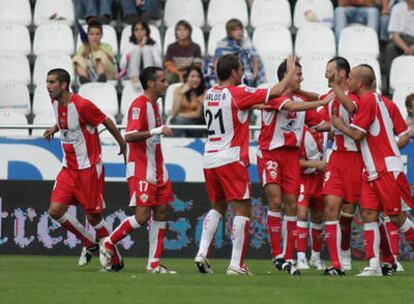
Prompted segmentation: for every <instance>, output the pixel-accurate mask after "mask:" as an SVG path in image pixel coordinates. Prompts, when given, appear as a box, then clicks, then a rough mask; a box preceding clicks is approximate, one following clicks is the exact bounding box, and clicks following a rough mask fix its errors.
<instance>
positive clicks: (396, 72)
mask: <svg viewBox="0 0 414 304" xmlns="http://www.w3.org/2000/svg"><path fill="white" fill-rule="evenodd" d="M412 83H414V56H399V57H397V58H395V59H394V60H393V61H392V64H391V71H390V87H391V89H393V90H395V89H396V88H398V87H399V86H403V85H408V84H412Z"/></svg>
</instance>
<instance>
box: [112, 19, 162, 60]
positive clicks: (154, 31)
mask: <svg viewBox="0 0 414 304" xmlns="http://www.w3.org/2000/svg"><path fill="white" fill-rule="evenodd" d="M149 27H150V31H151V33H150V37H151V38H152V39H154V40H155V42H157V43H158V45H159V47H160V49H161V46H162V44H161V35H160V30H159V29H158V28H157V27H155V26H154V25H150V26H149ZM130 36H131V26H127V27H124V29H123V30H122V34H121V43H120V44H119V45H120V47H119V48H120V54H124V52H125V48H126V46H127V44H128V42H129V37H130Z"/></svg>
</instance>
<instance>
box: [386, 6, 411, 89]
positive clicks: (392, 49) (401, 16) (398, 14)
mask: <svg viewBox="0 0 414 304" xmlns="http://www.w3.org/2000/svg"><path fill="white" fill-rule="evenodd" d="M388 32H389V33H390V39H391V41H390V42H389V43H388V45H387V47H386V48H385V51H384V65H383V67H384V72H385V75H386V77H387V84H388V77H389V75H390V69H391V63H392V61H393V60H394V58H395V57H397V56H400V55H411V56H412V55H414V0H406V1H401V2H400V3H398V4H396V5H394V7H393V8H392V10H391V16H390V22H389V24H388ZM384 91H385V93H387V92H388V85H386V87H385V90H384Z"/></svg>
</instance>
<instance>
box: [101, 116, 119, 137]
mask: <svg viewBox="0 0 414 304" xmlns="http://www.w3.org/2000/svg"><path fill="white" fill-rule="evenodd" d="M107 117H108V118H109V119H111V120H112V121H113V123H114V124H117V122H116V119H115V117H114V116H113V115H107ZM98 133H99V138H100V140H101V142H105V143H110V142H112V141H113V140H115V139H114V138H113V137H112V134H111V133H110V132H109V131H108V130H107V129H106V127H105V126H104V125H103V124H100V125H99V126H98ZM115 142H116V141H115Z"/></svg>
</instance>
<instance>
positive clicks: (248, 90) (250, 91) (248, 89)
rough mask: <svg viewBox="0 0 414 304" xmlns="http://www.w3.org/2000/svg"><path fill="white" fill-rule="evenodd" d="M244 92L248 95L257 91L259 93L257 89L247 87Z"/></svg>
mask: <svg viewBox="0 0 414 304" xmlns="http://www.w3.org/2000/svg"><path fill="white" fill-rule="evenodd" d="M244 90H245V91H246V92H247V93H254V92H256V91H257V89H256V88H252V87H246V88H245V89H244Z"/></svg>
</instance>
